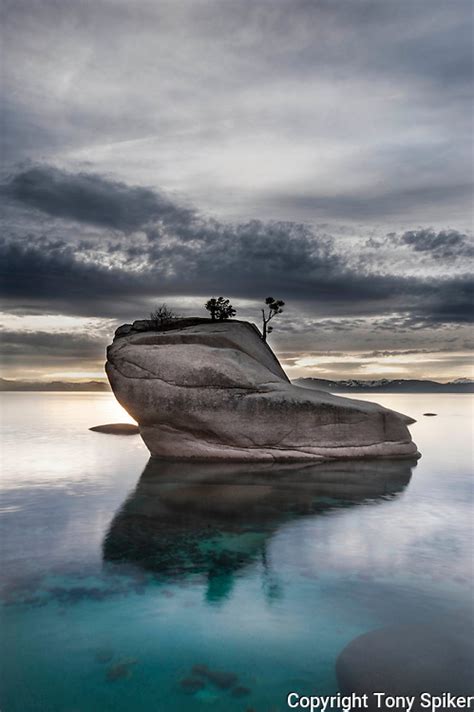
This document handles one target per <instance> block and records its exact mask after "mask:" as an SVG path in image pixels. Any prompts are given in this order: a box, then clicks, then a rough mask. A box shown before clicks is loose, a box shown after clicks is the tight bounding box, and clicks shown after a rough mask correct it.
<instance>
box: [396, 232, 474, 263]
mask: <svg viewBox="0 0 474 712" xmlns="http://www.w3.org/2000/svg"><path fill="white" fill-rule="evenodd" d="M400 243H401V244H404V245H408V246H410V247H412V248H413V250H415V252H428V253H430V255H431V256H432V257H434V258H435V259H437V260H451V259H456V258H458V257H465V258H469V257H473V256H474V243H473V240H472V237H469V236H468V235H466V234H465V233H462V232H459V231H458V230H441V231H439V232H436V231H435V230H432V229H430V228H427V229H424V230H408V231H407V232H404V233H403V235H401V237H400Z"/></svg>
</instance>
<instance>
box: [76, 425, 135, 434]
mask: <svg viewBox="0 0 474 712" xmlns="http://www.w3.org/2000/svg"><path fill="white" fill-rule="evenodd" d="M89 430H93V431H94V433H108V434H109V435H138V433H139V432H140V430H139V428H138V425H133V424H132V423H107V424H106V425H94V427H93V428H89Z"/></svg>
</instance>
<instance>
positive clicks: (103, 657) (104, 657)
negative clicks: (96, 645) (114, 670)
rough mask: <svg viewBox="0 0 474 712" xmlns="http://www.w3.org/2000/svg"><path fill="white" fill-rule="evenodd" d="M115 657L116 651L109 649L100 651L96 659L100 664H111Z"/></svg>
mask: <svg viewBox="0 0 474 712" xmlns="http://www.w3.org/2000/svg"><path fill="white" fill-rule="evenodd" d="M113 657H114V651H113V650H110V649H109V648H103V649H102V650H98V651H97V652H96V654H95V659H96V661H97V662H98V663H109V662H110V661H111V660H112V658H113Z"/></svg>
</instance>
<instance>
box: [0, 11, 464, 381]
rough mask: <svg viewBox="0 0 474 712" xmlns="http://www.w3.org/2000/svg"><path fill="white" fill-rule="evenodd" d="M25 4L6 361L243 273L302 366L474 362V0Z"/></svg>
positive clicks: (18, 66) (221, 289) (253, 314)
mask: <svg viewBox="0 0 474 712" xmlns="http://www.w3.org/2000/svg"><path fill="white" fill-rule="evenodd" d="M2 7H3V10H2V15H3V16H2V21H3V30H2V35H3V36H2V44H3V57H2V60H3V72H2V106H3V115H2V124H1V127H2V128H1V131H0V136H1V139H2V156H3V158H4V161H3V170H2V173H1V176H0V180H1V183H0V194H1V199H2V222H3V229H2V235H1V239H0V251H1V252H2V255H1V257H2V260H1V264H2V267H1V269H2V275H1V278H0V279H1V290H2V298H3V299H2V304H3V306H2V332H1V352H2V363H3V372H4V376H5V377H8V378H24V379H29V380H32V379H44V380H49V379H58V378H59V379H67V380H71V379H76V378H78V379H81V378H82V379H89V378H98V377H103V361H104V347H105V345H106V344H107V343H108V342H109V341H110V339H111V335H112V334H113V330H114V328H115V327H116V326H117V325H118V324H120V323H123V322H125V321H130V320H133V319H136V318H143V317H147V316H148V314H149V311H150V309H151V308H152V307H153V306H154V305H156V304H160V303H162V302H167V303H168V304H169V305H170V306H171V307H173V308H174V309H175V311H177V312H179V313H181V314H183V315H186V314H191V313H195V314H200V315H203V316H204V315H205V312H204V310H203V308H202V304H203V302H204V301H205V299H206V298H208V297H209V296H212V295H214V296H218V295H220V294H223V295H225V296H228V297H230V298H231V300H232V302H233V304H234V306H235V307H237V308H238V316H239V317H241V318H249V319H255V320H257V319H258V315H259V303H260V301H261V300H262V299H264V298H265V297H266V296H268V295H273V296H274V297H276V298H281V299H284V300H285V302H286V303H287V308H286V310H285V313H284V314H283V315H282V316H281V317H280V318H279V322H278V324H277V325H276V328H275V332H274V333H273V334H272V336H271V345H272V346H273V348H274V350H275V351H276V353H277V354H278V355H279V357H280V359H281V360H282V363H283V365H284V367H285V368H286V369H287V372H288V373H289V375H290V376H301V375H307V376H314V377H322V378H346V377H356V378H373V377H375V378H380V377H388V378H391V377H396V378H409V377H425V378H436V379H439V380H449V379H451V378H459V377H465V376H472V375H473V374H472V369H471V367H470V362H471V359H470V354H469V351H470V349H471V348H472V341H473V338H472V334H473V332H472V326H471V325H470V321H471V320H472V313H473V312H472V282H471V281H470V271H471V270H472V267H471V265H472V261H471V260H472V256H473V253H474V247H473V242H472V126H473V124H472V105H471V96H472V76H473V57H472V19H473V18H472V8H473V6H472V0H234V1H232V0H215V1H214V0H171V1H170V2H165V1H162V0H135V2H130V1H129V0H127V1H125V2H122V1H121V0H90V1H89V0H87V1H86V0H61V1H60V2H59V1H58V0H41V2H36V1H35V0H4V1H3V6H2ZM470 267H471V269H470ZM275 321H276V320H275ZM274 323H275V322H274Z"/></svg>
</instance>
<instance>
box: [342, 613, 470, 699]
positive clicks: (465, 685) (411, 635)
mask: <svg viewBox="0 0 474 712" xmlns="http://www.w3.org/2000/svg"><path fill="white" fill-rule="evenodd" d="M435 626H436V627H435ZM473 669H474V644H473V642H472V631H471V625H470V622H469V621H462V620H458V619H456V618H454V617H453V619H450V618H446V620H444V619H437V620H436V622H435V623H434V624H433V626H427V625H400V626H390V627H387V628H382V629H380V630H374V631H371V632H370V633H365V634H364V635H361V636H359V637H358V638H355V640H353V641H352V642H351V643H349V645H347V646H346V648H344V650H343V651H342V653H341V654H340V656H339V658H338V659H337V663H336V674H337V679H338V682H339V688H340V690H341V692H342V693H343V694H345V695H349V694H351V693H355V694H368V695H369V705H368V707H367V709H369V710H372V709H373V710H376V709H380V707H378V705H377V700H376V698H375V696H374V693H375V692H379V691H383V692H384V693H386V694H387V695H393V696H397V695H402V696H404V695H414V696H415V698H416V701H415V704H414V706H413V710H414V711H417V712H418V710H421V709H422V706H421V704H420V703H421V700H420V696H421V694H422V693H423V692H428V693H430V694H431V695H443V693H446V692H450V693H451V694H453V695H472V693H473V691H474V690H473V685H472V670H473ZM382 709H384V707H383V705H382ZM442 709H445V707H443V708H442ZM468 709H471V708H470V707H468Z"/></svg>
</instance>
